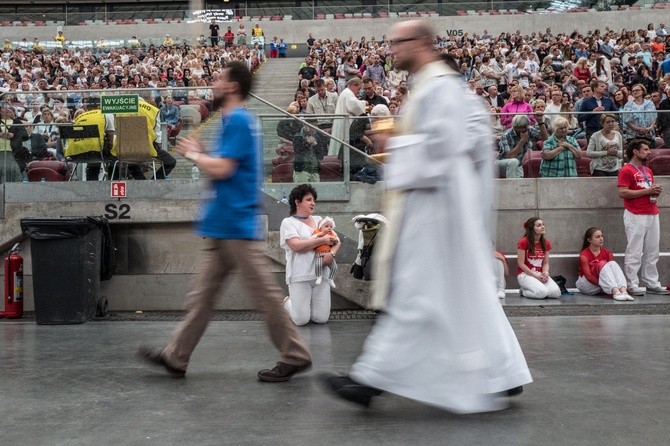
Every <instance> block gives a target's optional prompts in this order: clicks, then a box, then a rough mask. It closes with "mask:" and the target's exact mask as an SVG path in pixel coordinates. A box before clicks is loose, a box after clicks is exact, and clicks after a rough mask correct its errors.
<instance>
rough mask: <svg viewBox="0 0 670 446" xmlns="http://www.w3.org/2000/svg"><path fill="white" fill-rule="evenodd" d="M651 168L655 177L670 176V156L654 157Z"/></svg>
mask: <svg viewBox="0 0 670 446" xmlns="http://www.w3.org/2000/svg"><path fill="white" fill-rule="evenodd" d="M669 151H670V150H669ZM652 152H653V151H652ZM649 168H650V169H651V171H652V172H654V175H670V155H660V156H655V157H653V158H652V159H651V160H650V161H649Z"/></svg>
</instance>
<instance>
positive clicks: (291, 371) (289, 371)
mask: <svg viewBox="0 0 670 446" xmlns="http://www.w3.org/2000/svg"><path fill="white" fill-rule="evenodd" d="M311 368H312V363H311V362H308V363H306V364H303V365H291V364H286V363H285V362H278V363H277V365H276V366H274V367H273V368H271V369H263V370H261V371H260V372H258V374H257V375H256V376H258V379H259V380H261V381H265V382H270V383H279V382H284V381H288V380H289V379H291V377H292V376H293V375H295V374H296V373H301V372H306V371H307V370H309V369H311Z"/></svg>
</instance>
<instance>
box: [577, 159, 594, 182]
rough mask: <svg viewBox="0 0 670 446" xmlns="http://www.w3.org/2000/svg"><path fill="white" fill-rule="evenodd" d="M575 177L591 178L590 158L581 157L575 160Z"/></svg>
mask: <svg viewBox="0 0 670 446" xmlns="http://www.w3.org/2000/svg"><path fill="white" fill-rule="evenodd" d="M577 176H578V177H590V176H591V158H588V157H586V156H582V157H581V158H579V159H578V160H577Z"/></svg>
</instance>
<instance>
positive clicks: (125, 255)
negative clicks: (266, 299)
mask: <svg viewBox="0 0 670 446" xmlns="http://www.w3.org/2000/svg"><path fill="white" fill-rule="evenodd" d="M658 180H659V181H660V182H661V183H664V185H665V187H666V190H670V177H660V178H658ZM205 183H206V182H205V181H199V182H196V181H190V180H172V181H160V182H153V181H144V182H138V181H131V182H129V183H128V191H129V198H128V199H124V200H122V201H118V200H112V199H109V198H108V197H109V183H105V182H90V183H81V182H73V183H27V184H25V183H18V184H5V185H4V186H0V192H1V191H3V190H4V195H3V196H2V197H0V203H2V202H3V201H4V218H3V219H2V220H0V245H3V244H5V245H6V244H7V243H8V242H9V241H10V240H11V239H12V238H15V237H16V236H18V235H19V234H20V226H19V222H20V220H21V218H26V217H59V216H68V215H104V214H106V213H107V214H109V206H110V205H114V206H116V210H117V214H118V210H119V206H120V205H124V204H125V205H128V206H129V211H128V214H127V216H128V217H129V218H128V219H125V220H123V219H119V218H118V215H117V217H116V218H113V219H112V220H111V225H112V229H113V232H114V237H115V239H116V243H117V248H118V256H117V258H118V269H117V274H116V275H115V276H114V277H113V278H112V280H110V281H108V282H103V283H102V294H104V295H106V296H107V298H108V299H109V302H110V308H111V309H113V310H178V309H181V308H182V306H183V302H184V295H185V294H186V292H187V291H188V289H189V283H190V280H191V279H192V277H193V273H194V272H195V271H197V265H198V258H199V256H200V253H199V250H200V247H201V246H202V240H201V239H200V238H199V237H197V236H195V235H194V234H193V231H192V221H193V216H194V215H195V214H196V212H197V209H198V203H199V200H200V199H201V198H202V195H203V192H204V185H205ZM497 183H498V220H497V246H498V249H500V250H502V251H503V252H505V253H506V254H511V255H515V254H516V244H517V241H518V240H519V238H520V237H521V236H522V235H523V233H524V230H523V227H522V223H523V222H524V221H525V220H526V219H528V218H529V217H531V216H535V215H537V216H539V217H540V218H542V219H543V220H544V221H545V224H546V226H547V237H548V238H549V239H550V240H551V242H552V245H553V247H554V250H553V251H552V255H553V256H554V258H553V259H552V261H551V265H552V267H551V273H552V274H553V275H557V274H561V275H563V276H566V277H567V278H568V285H569V286H574V280H575V276H576V272H577V259H576V255H577V254H578V253H579V251H580V247H581V240H582V236H583V234H584V232H585V231H586V229H587V228H588V227H590V226H599V227H601V228H602V229H603V231H604V232H605V239H606V245H607V246H608V247H609V248H610V249H611V250H613V251H614V252H615V253H619V254H621V253H623V252H624V250H625V246H626V238H625V235H624V230H623V219H622V215H623V207H622V202H621V200H620V199H619V197H618V195H617V190H616V179H613V178H566V179H519V180H498V181H497ZM290 187H291V185H268V187H267V188H268V190H270V191H271V192H270V193H271V194H279V195H268V196H267V197H266V200H265V208H266V212H267V214H268V216H267V222H268V229H269V234H268V248H267V253H268V256H269V257H270V258H271V259H274V260H275V262H274V263H273V264H272V266H271V268H272V271H273V272H274V273H275V275H276V277H277V282H278V283H283V274H284V267H283V262H284V259H283V257H284V254H283V251H282V250H281V249H280V248H279V247H278V244H279V243H278V234H277V232H276V231H277V230H278V228H279V222H281V219H282V218H284V217H285V216H287V214H288V207H287V206H286V205H284V204H282V203H278V201H277V198H278V197H281V196H282V195H283V193H284V192H283V191H284V190H288V189H290ZM344 190H345V191H346V193H343V192H342V191H343V189H342V186H341V185H328V184H326V183H322V184H318V185H317V191H318V192H319V204H318V209H317V213H318V214H320V215H331V216H333V217H334V218H335V221H336V224H337V230H338V231H339V232H340V234H341V235H342V239H343V243H344V245H346V249H344V250H343V251H341V255H340V256H338V257H339V259H338V260H339V262H340V266H341V269H340V274H339V275H338V278H337V283H338V289H337V290H336V291H338V292H339V293H340V295H341V296H346V297H347V298H348V299H349V300H351V301H354V302H358V303H360V304H363V305H365V303H366V302H367V298H368V293H369V286H370V284H369V283H364V282H359V281H356V280H354V279H351V276H350V275H349V274H348V270H349V265H348V263H349V262H352V261H353V259H354V257H355V250H354V248H355V240H356V237H357V234H356V231H355V229H354V228H353V225H352V224H351V218H352V217H353V216H355V215H357V214H361V213H364V214H367V213H370V212H377V211H379V210H380V209H381V202H382V196H383V184H381V183H377V184H376V185H369V184H362V183H352V184H351V185H350V188H348V189H346V188H345V189H344ZM335 191H337V193H336V192H335ZM337 194H340V195H339V196H337ZM443 205H444V206H448V205H449V204H448V203H444V204H443ZM659 205H660V206H661V232H662V234H668V233H669V232H668V231H669V230H670V194H667V195H662V196H661V197H660V199H659ZM22 248H23V255H24V257H25V258H26V262H25V270H26V281H25V283H26V309H27V310H30V309H32V308H33V295H32V267H31V257H30V248H29V242H28V241H25V242H23V243H22ZM661 251H662V252H666V253H668V252H670V237H666V236H663V235H662V237H661ZM3 254H4V253H3ZM619 259H620V258H619ZM509 263H510V267H511V269H512V271H515V259H513V258H510V260H509ZM659 270H660V273H661V282H662V283H668V282H670V257H666V256H664V257H661V261H660V263H659ZM513 275H515V274H513ZM54 280H67V278H55V279H54ZM516 286H517V285H516V281H515V279H514V278H513V277H512V278H510V280H509V282H508V288H516ZM350 306H351V304H349V303H347V301H345V300H344V299H342V297H336V298H335V299H334V307H335V308H347V307H350ZM219 308H226V309H246V308H249V301H248V299H247V298H246V295H245V292H244V290H243V289H242V287H241V286H240V284H239V283H238V280H237V279H236V278H234V279H233V280H232V281H231V284H230V286H229V288H228V290H226V291H222V292H221V300H220V301H219Z"/></svg>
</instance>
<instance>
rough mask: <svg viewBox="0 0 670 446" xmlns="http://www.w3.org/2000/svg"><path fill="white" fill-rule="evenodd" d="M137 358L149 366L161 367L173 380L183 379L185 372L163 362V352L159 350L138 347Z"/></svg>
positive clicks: (144, 346)
mask: <svg viewBox="0 0 670 446" xmlns="http://www.w3.org/2000/svg"><path fill="white" fill-rule="evenodd" d="M137 356H138V357H139V358H141V359H143V360H144V361H146V362H148V363H149V364H151V365H155V366H158V367H163V368H165V370H167V371H168V372H169V373H170V374H171V375H172V376H174V377H175V378H183V377H184V376H185V375H186V370H181V369H176V368H174V367H172V366H171V365H170V364H168V363H167V362H165V358H163V351H162V350H161V349H159V348H152V347H149V346H146V345H140V347H139V348H138V349H137Z"/></svg>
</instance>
